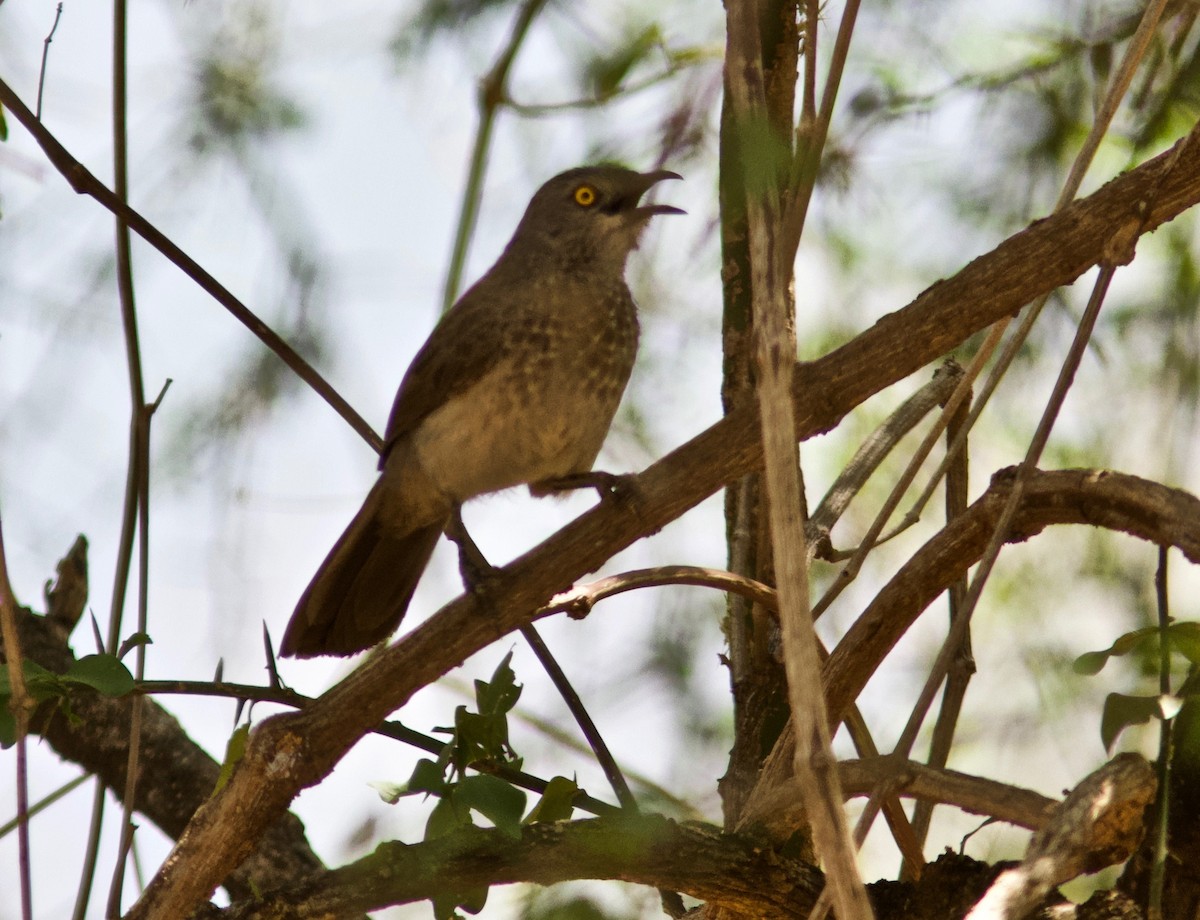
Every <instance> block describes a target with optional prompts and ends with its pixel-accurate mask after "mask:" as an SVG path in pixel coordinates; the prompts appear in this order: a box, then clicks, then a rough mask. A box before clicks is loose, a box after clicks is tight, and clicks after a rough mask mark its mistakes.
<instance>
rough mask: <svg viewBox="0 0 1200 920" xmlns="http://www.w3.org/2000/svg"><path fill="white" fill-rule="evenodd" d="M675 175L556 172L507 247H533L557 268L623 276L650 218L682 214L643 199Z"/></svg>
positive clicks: (609, 169) (604, 169)
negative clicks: (585, 268) (584, 268)
mask: <svg viewBox="0 0 1200 920" xmlns="http://www.w3.org/2000/svg"><path fill="white" fill-rule="evenodd" d="M679 178H681V177H680V176H679V174H678V173H673V172H670V171H669V170H665V169H660V170H656V171H654V172H648V173H638V172H634V171H633V170H631V169H624V168H622V167H620V166H582V167H579V168H578V169H571V170H568V171H567V172H564V173H560V174H559V175H557V176H555V177H554V178H553V179H551V180H550V181H548V182H547V183H546V184H545V185H543V186H542V187H541V188H540V189H538V190H537V193H536V194H535V195H534V196H533V200H532V201H530V202H529V207H528V208H527V209H526V210H525V216H524V217H523V218H521V223H520V224H519V225H518V227H517V230H516V233H514V234H513V239H512V242H511V243H509V248H510V249H512V248H513V247H518V246H519V247H522V248H524V247H525V246H532V247H536V248H537V249H540V250H541V251H542V252H543V253H544V254H545V255H546V256H549V257H550V258H552V259H554V260H555V261H556V262H558V263H560V264H569V265H578V266H588V267H591V268H595V269H597V270H599V271H602V272H603V271H618V272H619V271H621V270H623V269H624V267H625V259H626V258H627V257H628V255H629V253H630V252H631V251H632V250H633V249H635V248H637V244H638V237H639V236H640V234H641V232H642V230H643V229H645V226H646V224H647V223H648V222H649V220H650V218H651V217H653V216H654V215H656V214H683V213H684V212H683V211H682V210H681V209H679V208H676V207H672V206H671V205H666V204H641V199H642V196H643V195H644V194H645V193H646V192H647V191H648V190H649V189H650V188H651V187H652V186H654V185H655V184H657V183H659V182H661V181H662V180H664V179H679Z"/></svg>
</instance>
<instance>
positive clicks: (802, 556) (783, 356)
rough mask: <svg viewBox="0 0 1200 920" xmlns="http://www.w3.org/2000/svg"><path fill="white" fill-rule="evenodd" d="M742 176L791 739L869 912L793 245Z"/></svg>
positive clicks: (753, 100) (752, 43) (827, 857)
mask: <svg viewBox="0 0 1200 920" xmlns="http://www.w3.org/2000/svg"><path fill="white" fill-rule="evenodd" d="M755 8H756V5H755V4H754V3H752V2H749V0H741V2H731V3H729V4H728V5H727V16H728V35H729V47H728V52H727V57H726V66H727V67H728V68H729V69H730V75H731V79H729V81H728V83H729V86H730V88H731V91H732V101H733V103H734V106H735V113H736V114H735V118H736V120H737V121H738V122H739V123H740V129H741V130H745V127H746V125H748V124H749V122H750V119H752V118H754V117H755V116H756V115H759V114H761V113H762V112H764V111H765V110H766V91H765V88H764V86H763V75H762V69H761V65H760V61H761V49H760V47H759V33H758V23H757V17H756V16H754V15H752V13H753V11H754V9H755ZM746 181H747V184H748V186H749V187H748V194H747V196H746V209H747V233H748V238H749V249H750V266H751V297H752V303H753V307H752V315H753V316H754V324H753V326H754V328H753V335H754V340H755V342H754V357H755V365H756V370H757V374H758V376H757V381H756V389H757V391H758V394H757V395H758V401H759V407H760V410H759V411H760V414H761V426H760V427H761V436H762V443H763V458H764V461H765V475H764V481H765V484H766V489H767V497H768V502H767V504H768V519H769V521H770V526H771V542H772V552H773V557H774V561H775V572H776V578H777V581H778V587H777V591H778V594H779V602H780V603H779V606H780V613H779V619H780V627H781V633H782V639H783V659H784V669H785V672H786V674H787V684H788V702H789V705H790V708H791V722H792V725H793V726H794V729H795V735H796V739H797V743H796V751H795V758H794V769H795V773H796V776H797V778H798V779H799V780H800V782H801V785H802V787H803V788H804V789H805V792H806V793H807V794H806V796H805V799H806V801H807V802H808V805H809V814H810V817H811V820H812V831H813V842H814V845H815V848H816V852H817V855H818V856H819V857H820V859H821V861H822V863H823V864H824V866H825V872H826V884H827V887H828V888H829V889H830V890H831V891H832V894H833V897H832V900H833V903H834V904H835V905H836V907H837V911H838V915H839V916H840V917H841V918H842V920H860V918H870V917H872V916H873V913H872V910H871V904H870V902H869V901H868V900H867V894H866V889H865V888H864V887H863V884H862V880H861V878H860V877H859V875H858V868H857V866H856V864H855V854H854V847H853V844H852V842H851V839H850V833H849V828H848V827H847V825H846V816H845V812H844V810H843V805H842V795H841V788H840V784H839V783H838V778H837V772H836V766H835V764H836V761H835V759H834V757H833V753H832V751H831V749H830V737H829V726H828V720H827V718H826V715H825V698H824V694H823V693H822V691H821V682H820V657H819V655H818V654H817V639H816V633H815V632H814V629H813V621H812V615H811V613H810V612H809V603H808V553H807V550H806V540H805V533H804V520H803V515H802V512H801V496H800V475H799V447H798V445H797V441H796V429H795V417H794V413H793V411H792V395H791V394H792V386H791V383H792V374H793V372H794V370H795V358H794V356H795V354H796V342H795V331H794V328H793V327H791V326H790V325H789V322H788V316H787V315H786V314H787V304H788V296H787V289H786V288H787V285H786V282H785V277H786V276H787V274H788V268H787V265H786V261H787V260H789V259H790V258H792V257H793V256H794V253H795V248H794V247H793V248H791V249H790V250H788V249H784V248H783V247H781V246H780V242H781V236H780V234H779V230H780V204H779V195H778V189H777V188H775V187H774V185H773V184H768V186H767V188H765V189H761V190H760V189H757V188H754V187H753V185H750V182H751V181H752V175H751V172H750V170H747V175H746ZM789 253H790V255H789Z"/></svg>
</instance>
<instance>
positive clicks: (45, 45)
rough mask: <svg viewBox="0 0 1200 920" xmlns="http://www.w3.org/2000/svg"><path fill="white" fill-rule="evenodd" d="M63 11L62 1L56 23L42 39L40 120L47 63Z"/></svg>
mask: <svg viewBox="0 0 1200 920" xmlns="http://www.w3.org/2000/svg"><path fill="white" fill-rule="evenodd" d="M62 11H63V5H62V4H61V3H60V4H59V5H58V7H57V8H56V9H55V10H54V25H52V26H50V31H49V32H48V33H47V34H46V38H45V39H44V40H43V41H42V66H41V67H40V68H39V69H38V92H37V107H36V109H35V112H36V115H37V120H38V121H41V120H42V91H43V90H44V89H45V88H46V65H47V64H48V63H49V61H50V42H52V41H54V33H55V32H57V31H58V21H59V20H60V19H62Z"/></svg>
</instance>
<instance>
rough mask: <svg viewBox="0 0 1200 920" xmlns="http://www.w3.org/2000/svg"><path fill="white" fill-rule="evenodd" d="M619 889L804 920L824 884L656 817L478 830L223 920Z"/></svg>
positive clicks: (783, 862)
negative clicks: (473, 891)
mask: <svg viewBox="0 0 1200 920" xmlns="http://www.w3.org/2000/svg"><path fill="white" fill-rule="evenodd" d="M579 878H593V879H621V880H623V881H627V882H636V883H640V884H643V885H652V886H655V887H657V888H660V889H661V888H667V889H670V890H673V891H674V890H677V891H682V892H685V893H687V894H690V895H692V896H693V897H697V898H701V899H703V900H705V901H708V902H710V903H715V904H720V905H722V906H725V907H729V908H732V909H734V910H737V911H739V912H741V913H743V914H744V915H746V916H754V917H804V916H806V915H807V913H808V911H809V909H811V907H812V905H813V903H814V901H815V899H816V895H817V893H818V892H819V891H820V890H821V887H822V885H823V880H822V878H821V873H820V872H818V871H817V870H816V869H814V868H813V867H811V866H809V865H807V864H806V863H802V862H799V861H790V860H787V859H784V858H782V857H780V856H778V855H777V854H775V853H773V852H772V851H771V850H770V849H768V848H764V847H762V846H761V845H759V844H758V843H757V842H755V841H753V840H750V839H748V838H745V837H738V836H734V835H731V834H723V833H722V832H721V831H719V830H718V829H716V828H713V827H708V826H704V825H695V824H677V823H675V822H674V821H670V820H668V819H666V818H663V817H661V816H658V815H643V816H626V815H619V816H613V817H610V818H597V819H592V820H586V821H573V822H569V823H568V822H559V823H557V824H534V825H531V826H529V827H526V828H525V829H524V830H523V832H522V835H521V839H520V840H513V839H512V838H510V837H507V836H505V835H504V834H503V833H501V832H500V831H497V830H485V829H483V828H475V829H472V830H464V831H459V832H457V833H455V834H452V835H450V836H447V837H442V838H440V839H437V840H432V841H428V842H426V843H421V844H416V845H412V846H407V845H405V844H402V843H390V844H384V845H383V846H380V847H378V848H377V849H376V850H375V852H374V853H372V854H371V855H370V856H367V857H365V858H364V859H361V860H359V861H358V862H356V863H353V864H351V865H349V866H344V867H343V868H340V869H336V870H334V871H332V872H329V873H327V874H325V875H323V876H320V877H317V878H314V879H313V880H312V881H311V882H309V883H307V884H304V885H301V886H295V887H291V888H288V889H286V890H280V891H278V892H276V893H275V894H274V895H268V896H267V897H265V898H264V899H262V900H259V901H250V902H247V903H244V904H241V905H236V904H235V905H234V906H233V907H231V908H230V909H229V910H227V911H225V912H224V913H223V914H221V915H220V916H223V917H225V918H226V920H266V918H268V917H280V916H289V917H291V916H303V917H341V916H345V915H346V914H347V913H349V912H356V911H357V912H361V911H366V910H375V909H378V908H381V907H386V906H388V905H392V904H403V903H408V902H411V901H419V900H423V899H425V898H428V897H430V896H431V895H434V894H441V893H448V892H453V891H462V890H464V889H468V888H471V887H477V886H482V885H496V884H508V883H512V882H536V883H538V884H541V885H551V884H553V883H555V882H561V881H566V880H569V879H579Z"/></svg>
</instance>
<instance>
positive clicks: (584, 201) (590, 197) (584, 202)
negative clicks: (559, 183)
mask: <svg viewBox="0 0 1200 920" xmlns="http://www.w3.org/2000/svg"><path fill="white" fill-rule="evenodd" d="M575 203H576V204H577V205H580V206H581V207H585V208H590V207H591V206H592V205H594V204H595V203H596V190H595V189H594V188H592V187H591V186H590V185H581V186H579V188H577V189H575Z"/></svg>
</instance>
